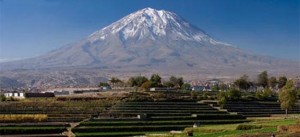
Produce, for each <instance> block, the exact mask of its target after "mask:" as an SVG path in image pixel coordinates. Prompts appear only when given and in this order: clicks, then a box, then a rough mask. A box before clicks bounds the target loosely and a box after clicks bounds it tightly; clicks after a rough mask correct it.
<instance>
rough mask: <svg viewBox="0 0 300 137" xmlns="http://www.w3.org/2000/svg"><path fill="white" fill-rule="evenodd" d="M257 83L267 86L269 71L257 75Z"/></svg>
mask: <svg viewBox="0 0 300 137" xmlns="http://www.w3.org/2000/svg"><path fill="white" fill-rule="evenodd" d="M257 84H258V85H260V86H262V87H264V88H266V87H267V86H268V72H267V71H263V72H261V73H260V74H259V75H258V76H257Z"/></svg>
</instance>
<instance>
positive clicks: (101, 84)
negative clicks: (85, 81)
mask: <svg viewBox="0 0 300 137" xmlns="http://www.w3.org/2000/svg"><path fill="white" fill-rule="evenodd" d="M109 86H110V85H109V84H108V83H106V82H100V83H99V85H98V87H109Z"/></svg>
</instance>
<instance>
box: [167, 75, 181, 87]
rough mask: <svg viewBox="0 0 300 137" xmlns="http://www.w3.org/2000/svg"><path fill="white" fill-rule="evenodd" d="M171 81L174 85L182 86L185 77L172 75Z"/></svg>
mask: <svg viewBox="0 0 300 137" xmlns="http://www.w3.org/2000/svg"><path fill="white" fill-rule="evenodd" d="M169 81H170V82H171V83H172V84H173V85H174V87H176V88H181V86H182V85H183V83H184V82H183V78H182V77H178V78H177V77H175V76H171V77H170V79H169Z"/></svg>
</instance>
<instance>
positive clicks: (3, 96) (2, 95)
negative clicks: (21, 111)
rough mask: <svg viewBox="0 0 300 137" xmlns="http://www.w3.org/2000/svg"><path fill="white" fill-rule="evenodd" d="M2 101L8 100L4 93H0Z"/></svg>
mask: <svg viewBox="0 0 300 137" xmlns="http://www.w3.org/2000/svg"><path fill="white" fill-rule="evenodd" d="M0 101H1V102H2V101H6V97H5V95H4V94H0Z"/></svg>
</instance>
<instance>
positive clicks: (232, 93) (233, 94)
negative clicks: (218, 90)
mask: <svg viewBox="0 0 300 137" xmlns="http://www.w3.org/2000/svg"><path fill="white" fill-rule="evenodd" d="M241 96H242V93H241V91H239V90H237V89H235V88H231V89H229V91H228V94H227V97H228V99H229V100H239V99H240V98H241Z"/></svg>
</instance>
